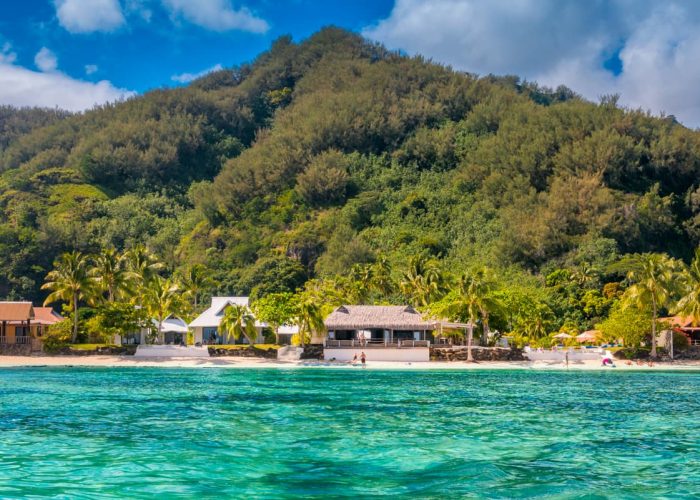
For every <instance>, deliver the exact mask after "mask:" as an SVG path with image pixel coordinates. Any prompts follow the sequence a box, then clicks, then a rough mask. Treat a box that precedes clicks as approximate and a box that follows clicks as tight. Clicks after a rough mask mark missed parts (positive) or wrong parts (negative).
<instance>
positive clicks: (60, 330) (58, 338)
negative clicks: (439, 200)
mask: <svg viewBox="0 0 700 500" xmlns="http://www.w3.org/2000/svg"><path fill="white" fill-rule="evenodd" d="M72 328H73V325H72V324H71V321H70V320H67V319H64V320H63V321H59V322H58V323H54V324H53V325H51V326H49V328H48V330H47V331H46V333H45V334H44V336H43V337H42V341H43V346H44V351H45V352H47V353H55V352H58V351H60V350H61V349H63V348H64V347H67V346H68V345H70V340H71V333H72Z"/></svg>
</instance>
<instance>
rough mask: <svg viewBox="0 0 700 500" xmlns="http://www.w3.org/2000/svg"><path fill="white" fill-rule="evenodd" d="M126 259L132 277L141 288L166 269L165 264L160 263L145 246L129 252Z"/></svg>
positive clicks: (139, 246)
mask: <svg viewBox="0 0 700 500" xmlns="http://www.w3.org/2000/svg"><path fill="white" fill-rule="evenodd" d="M124 257H125V259H126V261H127V265H128V268H129V271H130V273H131V277H132V278H133V279H134V280H135V281H136V282H137V284H138V285H139V286H145V284H146V283H147V282H148V281H149V280H150V279H151V278H153V277H154V276H156V275H157V274H158V271H160V270H161V269H163V268H164V267H165V264H163V263H162V262H160V261H159V260H158V258H157V257H156V256H155V255H154V254H153V253H152V252H151V251H150V250H149V249H148V248H146V247H145V246H143V245H136V246H135V247H133V248H131V249H129V250H127V252H126V253H125V254H124Z"/></svg>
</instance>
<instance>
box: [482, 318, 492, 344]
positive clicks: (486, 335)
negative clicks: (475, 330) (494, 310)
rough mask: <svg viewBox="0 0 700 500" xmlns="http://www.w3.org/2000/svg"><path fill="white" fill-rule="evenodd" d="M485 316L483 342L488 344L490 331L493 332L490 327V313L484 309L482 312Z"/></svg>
mask: <svg viewBox="0 0 700 500" xmlns="http://www.w3.org/2000/svg"><path fill="white" fill-rule="evenodd" d="M481 315H482V316H483V318H484V319H483V324H484V331H483V332H482V333H483V335H482V337H481V344H482V345H484V346H486V345H488V343H489V333H490V332H491V329H490V328H489V313H487V312H486V311H483V312H482V313H481Z"/></svg>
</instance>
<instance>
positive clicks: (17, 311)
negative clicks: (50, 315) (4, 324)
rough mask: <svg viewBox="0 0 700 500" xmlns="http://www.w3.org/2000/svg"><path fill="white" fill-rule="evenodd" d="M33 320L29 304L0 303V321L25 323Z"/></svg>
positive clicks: (32, 312)
mask: <svg viewBox="0 0 700 500" xmlns="http://www.w3.org/2000/svg"><path fill="white" fill-rule="evenodd" d="M29 319H34V309H33V308H32V303H31V302H0V321H27V320H29Z"/></svg>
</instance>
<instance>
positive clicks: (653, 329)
mask: <svg viewBox="0 0 700 500" xmlns="http://www.w3.org/2000/svg"><path fill="white" fill-rule="evenodd" d="M651 302H652V308H653V309H652V316H651V357H652V358H656V298H652V301H651Z"/></svg>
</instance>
